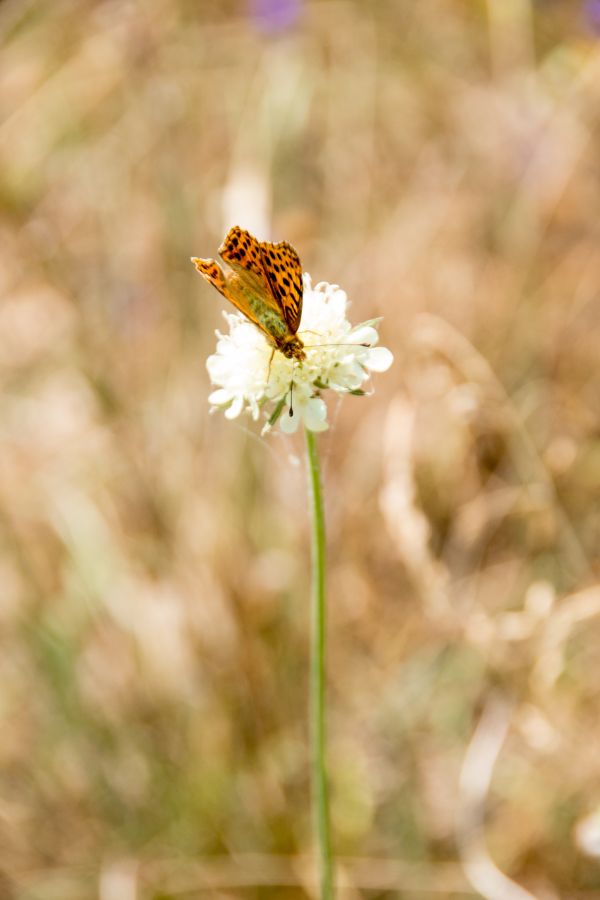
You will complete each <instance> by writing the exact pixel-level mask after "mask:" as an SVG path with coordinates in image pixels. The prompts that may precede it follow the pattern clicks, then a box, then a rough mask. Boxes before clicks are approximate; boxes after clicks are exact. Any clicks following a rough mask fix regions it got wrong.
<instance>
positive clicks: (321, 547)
mask: <svg viewBox="0 0 600 900" xmlns="http://www.w3.org/2000/svg"><path fill="white" fill-rule="evenodd" d="M305 435H306V452H307V457H308V471H309V479H310V488H311V490H310V494H311V500H312V579H313V580H312V634H311V667H310V725H311V773H312V803H313V816H314V827H315V838H316V844H317V848H318V853H319V882H320V898H321V900H333V861H332V856H331V831H330V822H329V786H328V781H327V762H326V744H327V723H326V652H325V651H326V618H327V616H326V611H327V610H326V603H325V514H324V510H323V491H322V486H321V472H320V466H319V454H318V450H317V442H316V438H315V435H314V433H313V432H312V431H309V430H308V429H305Z"/></svg>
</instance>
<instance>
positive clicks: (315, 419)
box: [301, 397, 329, 431]
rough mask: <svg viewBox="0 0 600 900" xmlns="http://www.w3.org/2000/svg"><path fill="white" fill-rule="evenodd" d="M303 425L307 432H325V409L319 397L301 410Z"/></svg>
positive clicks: (326, 427) (311, 400)
mask: <svg viewBox="0 0 600 900" xmlns="http://www.w3.org/2000/svg"><path fill="white" fill-rule="evenodd" d="M301 412H302V418H303V419H304V424H305V426H306V427H307V428H308V430H309V431H327V429H328V428H329V425H328V424H327V407H326V406H325V403H324V401H323V400H321V398H320V397H313V398H312V399H310V400H308V402H307V403H305V404H303V406H302V408H301Z"/></svg>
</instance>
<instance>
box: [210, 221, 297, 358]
mask: <svg viewBox="0 0 600 900" xmlns="http://www.w3.org/2000/svg"><path fill="white" fill-rule="evenodd" d="M219 255H220V257H221V258H222V259H223V261H224V262H226V263H227V265H228V266H229V268H230V269H231V271H228V272H224V271H223V269H222V268H221V266H220V265H219V264H218V262H216V261H215V260H214V259H198V258H197V257H192V262H193V263H194V265H195V266H196V268H197V269H198V271H199V272H200V274H201V275H202V276H203V277H204V278H205V279H206V280H207V281H208V282H209V283H210V284H212V285H213V287H216V289H217V290H218V291H220V292H221V294H223V296H224V297H226V298H227V299H228V300H229V301H230V302H231V303H233V305H234V306H235V307H236V308H237V309H239V310H240V312H242V313H243V314H244V315H245V316H246V318H247V319H249V320H250V322H252V323H253V324H254V325H256V327H257V328H259V329H260V330H261V331H262V333H263V334H264V336H265V337H266V338H267V340H268V341H269V343H270V344H271V346H272V347H273V348H274V350H280V351H281V353H283V355H284V356H286V357H287V358H288V359H296V360H298V361H299V362H302V361H303V360H304V359H306V355H305V352H304V344H303V342H302V340H301V339H300V338H299V337H298V335H297V331H298V326H299V325H300V318H301V316H302V266H301V265H300V259H299V257H298V254H297V253H296V251H295V250H294V248H293V247H292V246H291V245H290V244H288V243H287V242H286V241H280V242H279V243H277V244H272V243H270V242H269V241H259V240H257V239H256V238H255V237H253V236H252V235H251V234H250V232H249V231H244V229H243V228H240V227H239V226H238V225H235V226H234V227H233V228H231V229H230V230H229V231H228V233H227V236H226V237H225V240H224V241H223V243H222V244H221V246H220V247H219Z"/></svg>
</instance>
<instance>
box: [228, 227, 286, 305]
mask: <svg viewBox="0 0 600 900" xmlns="http://www.w3.org/2000/svg"><path fill="white" fill-rule="evenodd" d="M219 255H220V256H221V258H222V259H224V260H225V262H226V263H227V265H228V266H231V268H232V269H233V271H234V272H235V273H236V274H237V275H238V276H239V277H240V278H242V279H244V280H249V281H250V283H251V284H253V286H254V287H255V288H256V289H258V290H260V294H261V299H262V300H263V302H264V303H266V305H267V306H270V307H271V309H273V310H275V312H277V313H279V314H280V315H281V313H282V310H281V307H280V305H279V303H278V301H277V299H276V298H275V297H274V295H273V291H272V290H271V285H270V283H269V279H268V278H267V275H266V272H265V269H264V266H263V262H262V255H261V244H260V242H259V241H257V240H256V238H255V237H253V236H252V235H251V234H250V232H249V231H244V229H243V228H240V227H239V226H238V225H236V226H234V227H233V228H230V229H229V231H228V232H227V237H226V238H225V240H224V241H223V243H222V244H221V246H220V247H219ZM284 318H285V317H284Z"/></svg>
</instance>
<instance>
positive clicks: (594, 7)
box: [583, 0, 600, 34]
mask: <svg viewBox="0 0 600 900" xmlns="http://www.w3.org/2000/svg"><path fill="white" fill-rule="evenodd" d="M583 14H584V16H585V21H586V23H587V26H588V28H590V29H591V31H593V32H594V33H595V34H600V0H585V3H584V4H583Z"/></svg>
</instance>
